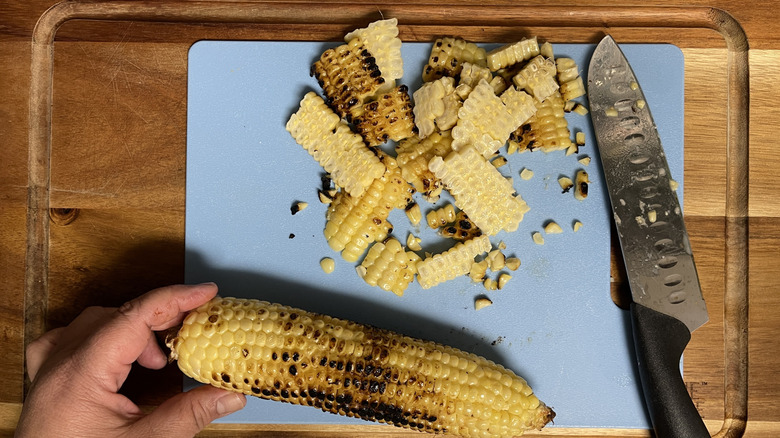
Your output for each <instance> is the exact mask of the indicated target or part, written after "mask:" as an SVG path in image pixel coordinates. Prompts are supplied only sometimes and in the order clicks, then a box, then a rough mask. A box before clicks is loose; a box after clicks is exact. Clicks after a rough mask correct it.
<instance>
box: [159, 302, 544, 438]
mask: <svg viewBox="0 0 780 438" xmlns="http://www.w3.org/2000/svg"><path fill="white" fill-rule="evenodd" d="M474 305H475V308H476V307H477V302H476V300H475V303H474ZM215 327H222V329H221V331H220V332H217V331H216V330H215ZM166 345H167V346H168V347H169V348H170V350H171V353H170V355H171V359H174V360H177V361H178V366H179V368H180V369H181V370H182V372H183V373H184V374H185V375H187V376H190V377H192V378H193V379H196V380H197V381H199V382H202V383H206V384H210V385H213V386H215V387H218V388H223V389H226V390H229V391H235V392H239V393H243V394H246V395H252V396H256V397H260V398H263V399H268V400H275V401H281V402H286V403H292V404H297V405H304V406H306V405H308V406H312V407H315V408H317V409H321V410H323V411H325V412H330V413H333V414H340V415H347V416H354V417H358V418H362V419H364V420H370V421H379V422H384V423H389V424H393V425H396V426H400V427H405V428H409V429H413V430H420V431H427V432H433V433H444V432H445V431H446V432H447V433H450V434H453V435H459V436H470V437H475V438H487V437H508V436H514V435H518V434H522V433H523V432H524V431H526V430H531V429H541V428H542V427H543V426H544V425H545V424H547V423H548V422H549V421H551V420H552V419H553V417H554V415H555V414H554V412H552V410H550V409H549V408H548V407H547V406H546V405H545V404H544V403H542V402H541V401H539V399H538V398H537V397H536V395H534V394H533V391H532V390H531V389H530V388H529V387H528V384H527V382H526V381H525V380H524V379H522V378H521V377H519V376H517V375H516V374H514V373H513V372H512V371H510V370H508V369H506V368H504V367H503V366H501V365H497V364H495V363H494V362H492V361H489V360H487V359H484V358H482V357H479V356H477V355H474V354H471V353H466V352H463V351H461V350H458V349H456V348H452V347H448V346H443V345H441V344H437V343H433V342H429V341H423V340H420V339H415V338H411V337H408V336H403V335H400V334H396V333H393V332H390V331H388V330H383V329H380V328H376V327H371V326H367V325H362V324H358V323H355V322H351V321H347V320H342V319H338V318H333V317H330V316H326V315H322V314H316V313H311V312H307V311H305V310H301V309H297V308H293V307H288V306H282V305H279V304H271V303H268V302H262V301H257V300H247V299H236V298H220V297H216V298H214V299H213V300H211V301H210V302H208V303H206V304H204V305H203V306H200V307H199V308H197V309H195V310H194V311H192V312H190V313H189V314H188V315H187V316H186V317H185V319H184V321H183V322H182V325H181V328H180V329H179V330H178V332H177V333H176V334H174V335H171V336H169V337H168V338H167V339H166ZM207 351H208V352H210V353H209V354H208V356H207V355H206V354H205V353H206V352H207ZM436 388H442V389H436ZM443 388H446V390H445V389H443ZM459 413H462V414H459ZM469 413H470V414H469ZM475 413H481V414H479V416H478V417H477V418H475V417H474V414H475Z"/></svg>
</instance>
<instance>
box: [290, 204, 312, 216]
mask: <svg viewBox="0 0 780 438" xmlns="http://www.w3.org/2000/svg"><path fill="white" fill-rule="evenodd" d="M308 206H309V203H308V202H295V203H293V205H292V206H291V207H290V213H292V214H293V216H294V215H295V214H296V213H298V212H299V211H301V210H305V209H306V207H308Z"/></svg>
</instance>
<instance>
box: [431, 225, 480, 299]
mask: <svg viewBox="0 0 780 438" xmlns="http://www.w3.org/2000/svg"><path fill="white" fill-rule="evenodd" d="M488 251H490V239H489V238H488V237H487V236H484V235H483V236H479V237H475V238H473V239H471V240H467V241H465V242H458V243H457V244H456V245H455V246H453V247H452V248H450V249H448V250H447V251H445V252H443V253H440V254H435V255H433V256H432V257H426V258H425V259H424V260H421V261H419V262H417V281H418V282H419V283H420V286H421V287H422V288H423V289H429V288H431V287H433V286H436V285H437V284H439V283H442V282H445V281H449V280H452V279H454V278H456V277H459V276H461V275H466V274H468V272H469V269H471V264H472V263H473V262H474V257H476V256H478V255H480V254H483V253H486V252H488Z"/></svg>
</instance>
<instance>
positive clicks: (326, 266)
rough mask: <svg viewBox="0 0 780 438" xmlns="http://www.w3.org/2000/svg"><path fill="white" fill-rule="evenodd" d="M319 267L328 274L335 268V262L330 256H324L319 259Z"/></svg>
mask: <svg viewBox="0 0 780 438" xmlns="http://www.w3.org/2000/svg"><path fill="white" fill-rule="evenodd" d="M320 268H322V271H323V272H325V273H326V274H330V273H331V272H333V270H334V269H336V262H335V261H334V260H333V259H332V258H330V257H325V258H323V259H322V260H320Z"/></svg>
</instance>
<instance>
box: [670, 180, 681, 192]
mask: <svg viewBox="0 0 780 438" xmlns="http://www.w3.org/2000/svg"><path fill="white" fill-rule="evenodd" d="M669 187H670V188H671V189H672V191H674V192H676V191H677V189H678V188H680V183H678V182H677V181H675V180H673V179H670V180H669Z"/></svg>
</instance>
